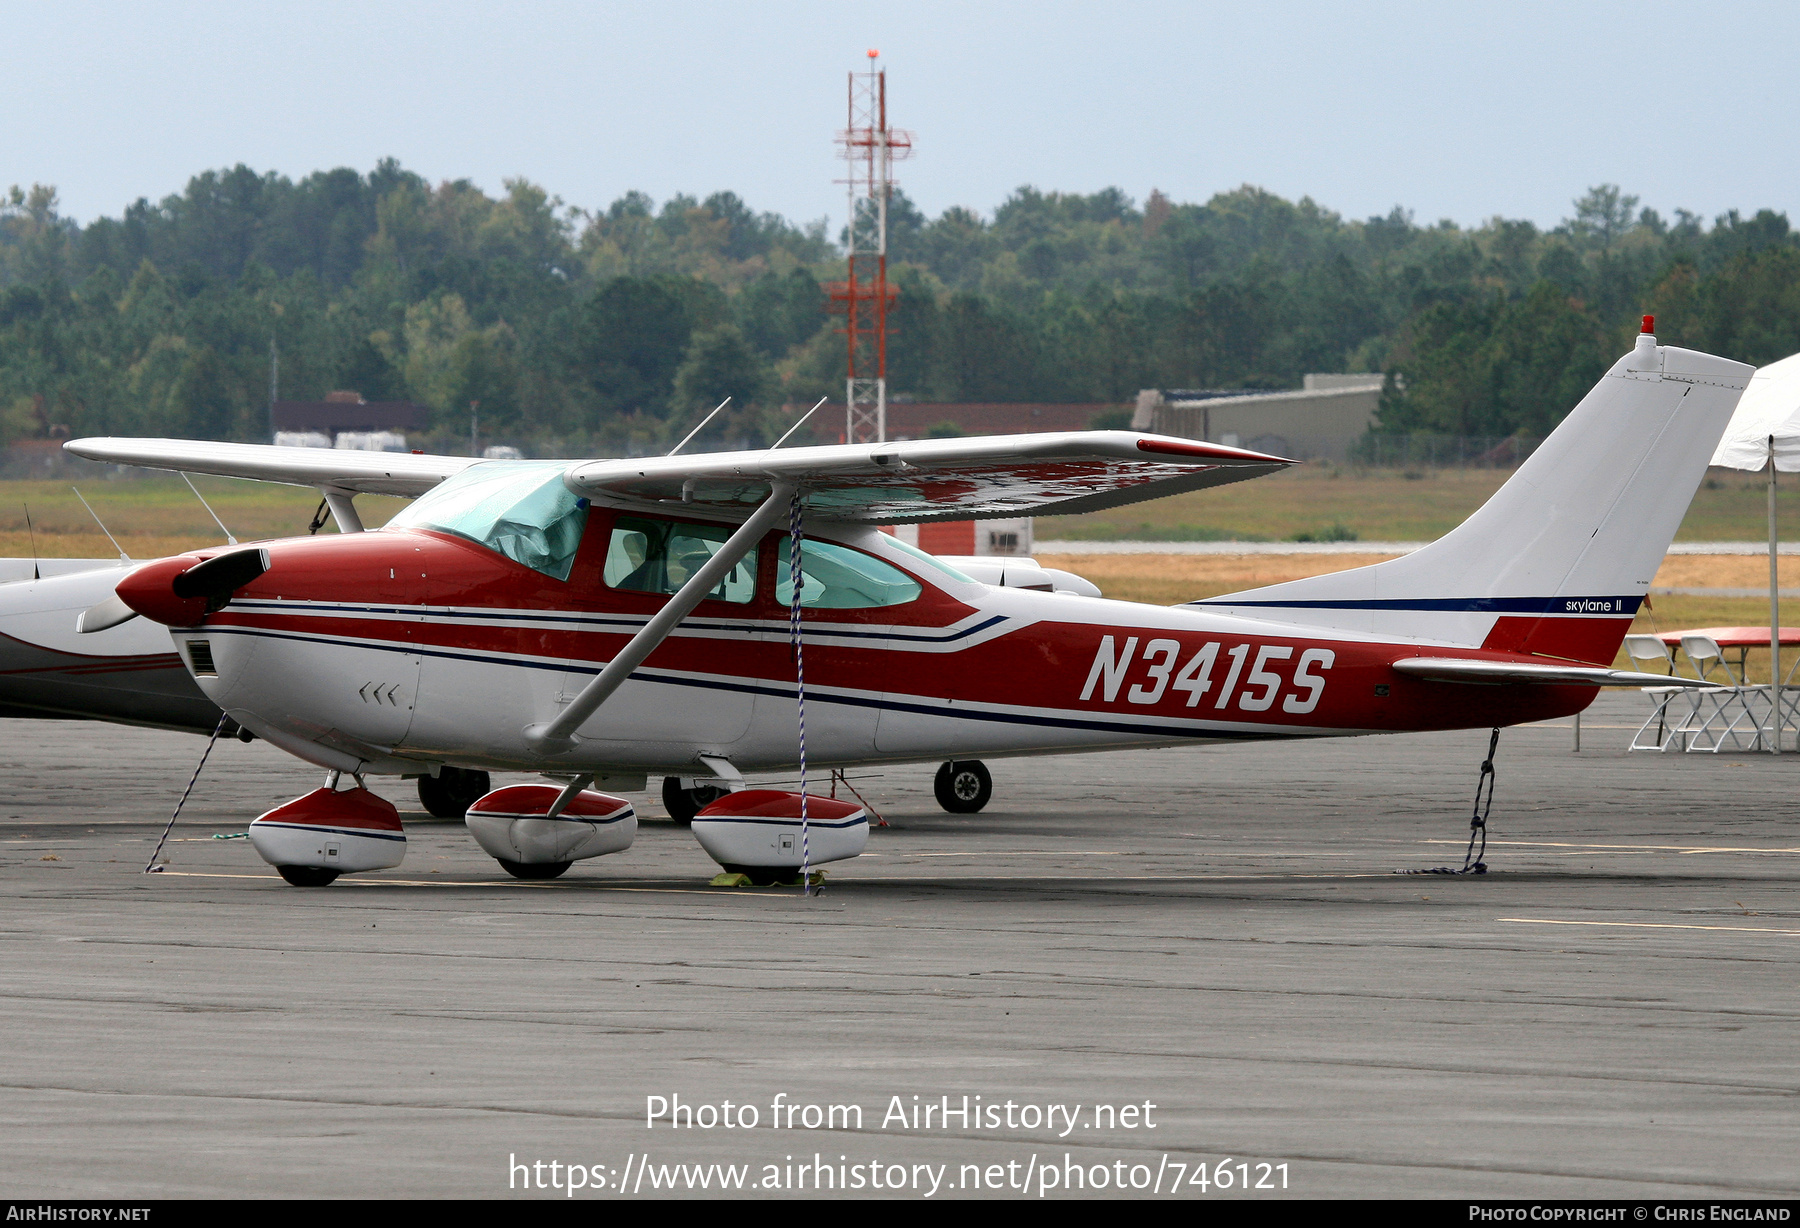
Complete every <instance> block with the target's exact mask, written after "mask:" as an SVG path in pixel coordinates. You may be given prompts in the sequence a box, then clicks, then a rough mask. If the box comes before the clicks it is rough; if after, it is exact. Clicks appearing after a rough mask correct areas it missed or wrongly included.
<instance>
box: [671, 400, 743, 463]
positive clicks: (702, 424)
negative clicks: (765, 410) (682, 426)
mask: <svg viewBox="0 0 1800 1228" xmlns="http://www.w3.org/2000/svg"><path fill="white" fill-rule="evenodd" d="M729 404H731V398H730V397H726V398H725V399H724V400H723V401H720V402H719V403H718V404H717V405H715V406H713V411H712V413H710V414H708V415H706V417H704V418H702V419H700V425H699V426H697V427H695V428H694V429H693V430H691V431H689V432H688V433H687V438H686V439H684V440H682V441H681V442H680V443H678V444H676V445H675V446H674V447H672V448H670V449H669V452H668V454H669V455H670V456H673V455H675V454H676V453H677V452H679V451H681V450H682V449H683V448H685V447H687V446H688V444H689V443H690V442H692V440H693V438H694V436H696V435H698V434H699V433H700V432H701V431H704V430H705V429H706V424H707V423H708V422H711V421H712V420H713V419H714V418H717V417H718V416H719V411H720V410H721V409H724V408H725V407H726V406H727V405H729Z"/></svg>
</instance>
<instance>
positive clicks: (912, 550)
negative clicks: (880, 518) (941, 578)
mask: <svg viewBox="0 0 1800 1228" xmlns="http://www.w3.org/2000/svg"><path fill="white" fill-rule="evenodd" d="M882 536H883V537H885V538H886V539H887V542H886V544H887V545H889V546H892V547H894V548H895V549H897V550H900V551H902V552H903V553H905V554H907V555H908V556H910V557H911V558H913V559H915V560H917V561H918V562H921V563H927V564H929V565H931V566H932V567H935V568H937V569H938V570H939V571H941V572H943V573H944V574H945V575H947V576H949V577H950V578H951V579H952V580H961V581H962V582H963V583H964V584H974V583H975V581H974V580H973V579H971V578H970V577H968V576H965V575H963V573H962V572H960V571H958V570H956V568H954V567H952V566H950V564H948V563H946V562H944V560H943V559H940V558H939V557H938V556H937V555H935V554H926V553H925V552H924V551H923V550H921V549H919V548H918V547H917V546H914V545H910V544H908V543H907V542H903V541H901V540H900V539H899V538H898V537H895V536H894V535H893V534H892V533H884V534H883V535H882Z"/></svg>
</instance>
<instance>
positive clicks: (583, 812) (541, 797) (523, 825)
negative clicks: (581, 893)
mask: <svg viewBox="0 0 1800 1228" xmlns="http://www.w3.org/2000/svg"><path fill="white" fill-rule="evenodd" d="M561 795H562V790H561V789H559V788H557V787H556V786H555V785H507V786H506V787H504V788H500V789H495V790H494V791H493V792H492V793H488V794H485V795H483V796H482V797H480V798H479V799H477V800H476V802H475V804H474V805H473V806H470V807H469V809H468V813H467V814H465V815H464V816H463V822H464V823H466V824H467V825H468V828H469V834H470V835H472V836H474V837H475V843H477V844H479V845H480V846H481V847H482V849H483V850H485V851H486V853H487V854H488V856H490V857H493V858H495V859H496V860H499V861H512V862H517V863H519V864H520V865H528V866H531V865H553V864H555V863H557V862H570V861H582V860H585V859H586V858H589V857H601V856H604V855H605V854H607V853H622V852H624V851H625V850H626V849H628V848H630V847H631V842H632V841H633V840H635V839H637V811H636V810H635V809H634V808H633V807H632V805H631V803H630V802H628V801H626V800H625V799H624V798H622V797H613V796H612V795H611V794H607V793H597V792H595V791H594V790H592V789H584V790H582V791H581V792H580V793H577V794H576V795H575V797H574V798H573V799H572V800H571V801H570V802H569V804H568V805H567V806H566V807H564V809H563V812H562V813H561V814H559V815H557V816H556V817H555V818H554V819H551V818H546V817H545V816H546V815H548V814H549V813H550V807H551V806H553V805H554V804H555V803H556V799H557V798H558V797H559V796H561Z"/></svg>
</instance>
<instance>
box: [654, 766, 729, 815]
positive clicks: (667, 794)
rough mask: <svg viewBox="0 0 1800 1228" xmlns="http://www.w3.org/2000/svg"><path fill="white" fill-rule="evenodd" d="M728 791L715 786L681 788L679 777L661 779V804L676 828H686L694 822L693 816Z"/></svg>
mask: <svg viewBox="0 0 1800 1228" xmlns="http://www.w3.org/2000/svg"><path fill="white" fill-rule="evenodd" d="M729 792H731V790H729V789H721V788H718V787H717V786H715V785H695V786H694V787H693V788H691V789H684V788H682V787H681V777H679V776H665V777H663V787H662V802H663V808H664V809H665V810H667V811H668V812H669V817H670V818H671V819H674V820H675V825H676V826H677V827H687V826H688V825H690V824H691V823H693V821H694V816H695V815H697V814H699V813H700V811H701V810H702V809H703V808H705V807H706V806H708V805H710V804H712V803H713V802H716V801H718V800H719V799H720V798H721V797H724V796H725V795H726V794H727V793H729Z"/></svg>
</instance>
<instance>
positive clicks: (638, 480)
mask: <svg viewBox="0 0 1800 1228" xmlns="http://www.w3.org/2000/svg"><path fill="white" fill-rule="evenodd" d="M63 446H64V447H65V448H66V449H67V450H68V451H70V452H72V453H74V454H75V455H77V456H82V457H86V458H87V459H89V460H95V461H102V462H106V463H110V464H120V465H141V466H144V467H146V468H151V469H173V470H181V471H185V472H187V473H208V474H216V475H218V476H220V477H233V478H256V479H259V480H261V481H265V482H284V483H288V484H290V485H294V486H316V487H319V488H321V489H325V490H332V491H340V492H344V493H347V494H350V493H355V494H382V495H420V494H423V493H424V492H425V491H427V490H430V489H431V488H432V487H433V486H436V485H437V484H438V483H439V482H441V481H443V480H444V479H445V478H448V477H451V476H453V475H455V474H457V473H460V472H462V471H463V470H464V469H467V468H468V467H469V466H471V465H475V464H481V463H484V462H481V461H478V460H476V459H474V458H472V457H461V456H423V455H406V454H402V453H395V452H355V451H348V450H339V449H326V448H277V447H271V446H269V445H267V444H246V443H213V442H208V441H204V440H191V439H77V440H73V441H71V442H69V443H67V444H64V445H63ZM485 463H488V464H505V463H507V462H504V461H489V462H485ZM1291 464H1293V462H1292V461H1289V460H1285V459H1283V458H1281V457H1279V456H1268V455H1265V454H1263V453H1261V452H1251V451H1247V450H1245V449H1243V448H1228V447H1225V446H1224V445H1222V444H1213V443H1202V442H1199V441H1197V440H1191V439H1170V438H1167V437H1165V436H1160V435H1145V434H1140V433H1139V432H1136V431H1072V432H1061V433H1056V434H1041V435H996V436H986V437H980V438H972V439H916V440H908V441H905V442H901V443H883V444H833V445H828V446H825V447H816V448H792V449H784V450H780V451H776V450H774V449H767V448H765V449H761V450H758V451H752V452H714V453H703V454H699V455H693V456H685V455H684V456H657V457H641V458H637V459H626V460H585V461H573V462H571V463H570V465H569V468H568V470H567V472H566V473H565V474H564V476H563V480H564V482H565V483H566V484H567V485H568V486H569V488H570V489H571V490H574V491H577V492H579V493H580V494H583V495H586V496H587V497H589V498H591V499H593V500H595V501H596V502H603V503H607V504H611V505H615V506H625V507H640V508H659V507H661V508H666V507H668V506H669V505H671V504H687V505H690V506H693V507H695V508H697V509H698V508H705V509H708V510H712V511H715V512H724V513H727V514H737V515H742V514H747V513H748V512H749V511H750V510H751V509H752V508H754V507H755V506H756V505H757V504H758V503H760V502H761V501H762V500H763V499H765V498H766V497H767V496H768V494H769V490H770V486H771V484H772V483H774V482H789V483H796V484H798V485H799V486H800V488H801V490H802V491H803V492H804V494H805V498H806V507H807V510H808V514H809V515H813V516H818V517H822V518H825V519H830V520H847V521H858V522H863V523H868V524H917V523H920V522H922V521H930V520H981V519H991V518H994V517H999V516H1030V515H1067V514H1070V513H1075V512H1091V511H1098V510H1101V509H1103V508H1109V507H1118V506H1120V505H1122V504H1126V503H1137V502H1140V501H1142V500H1145V499H1158V498H1161V497H1163V496H1164V495H1173V494H1179V493H1181V492H1183V491H1189V490H1203V489H1205V488H1207V487H1210V486H1223V485H1225V484H1227V483H1230V482H1241V481H1243V480H1245V479H1246V478H1254V477H1260V476H1262V475H1263V474H1266V473H1273V472H1275V471H1276V470H1278V469H1282V468H1285V467H1287V466H1288V465H1291Z"/></svg>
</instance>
